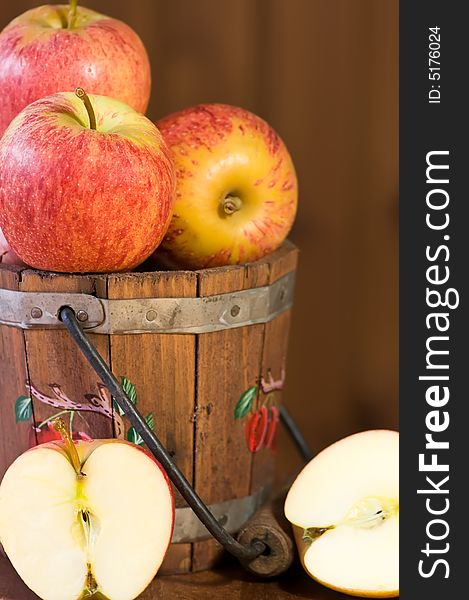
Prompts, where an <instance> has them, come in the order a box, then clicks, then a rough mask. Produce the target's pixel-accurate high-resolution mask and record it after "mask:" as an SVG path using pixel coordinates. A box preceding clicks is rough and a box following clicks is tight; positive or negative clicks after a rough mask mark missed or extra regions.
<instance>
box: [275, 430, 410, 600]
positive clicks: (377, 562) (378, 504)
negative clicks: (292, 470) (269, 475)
mask: <svg viewBox="0 0 469 600" xmlns="http://www.w3.org/2000/svg"><path fill="white" fill-rule="evenodd" d="M285 515H286V517H287V519H288V520H289V521H290V522H291V523H292V524H293V530H294V533H295V539H296V542H297V546H298V551H299V554H300V558H301V561H302V563H303V566H304V568H305V570H306V572H307V573H308V574H309V575H310V576H311V577H313V578H314V579H316V580H317V581H319V582H320V583H322V584H324V585H326V586H327V587H330V588H332V589H335V590H338V591H341V592H345V593H347V594H350V595H352V596H361V597H362V596H367V597H370V598H391V597H395V596H398V595H399V434H398V433H397V432H396V431H387V430H376V431H365V432H362V433H357V434H355V435H351V436H349V437H347V438H345V439H343V440H341V441H339V442H337V443H335V444H333V445H332V446H329V448H326V449H325V450H323V451H322V452H321V453H320V454H318V455H317V456H316V457H315V458H313V460H312V461H311V462H310V463H309V464H308V465H306V467H304V469H303V470H302V471H301V473H300V474H299V475H298V477H297V479H296V480H295V482H294V483H293V485H292V487H291V489H290V491H289V493H288V495H287V498H286V501H285Z"/></svg>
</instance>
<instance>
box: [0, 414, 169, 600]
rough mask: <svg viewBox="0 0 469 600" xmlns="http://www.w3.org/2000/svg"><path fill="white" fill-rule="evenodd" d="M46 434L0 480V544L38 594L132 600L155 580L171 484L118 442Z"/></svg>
mask: <svg viewBox="0 0 469 600" xmlns="http://www.w3.org/2000/svg"><path fill="white" fill-rule="evenodd" d="M57 427H60V428H61V433H62V437H63V438H64V442H49V443H47V444H42V445H40V446H36V447H35V448H33V449H31V450H28V451H27V452H25V453H24V454H22V455H21V456H20V457H19V458H17V459H16V460H15V462H14V463H13V464H12V465H11V466H10V468H9V469H8V471H7V472H6V474H5V476H4V478H3V481H2V483H1V486H0V542H1V544H2V545H3V548H4V550H5V552H6V554H7V555H8V557H9V559H10V561H11V562H12V564H13V566H14V568H15V569H16V571H17V572H18V574H19V575H20V577H21V578H22V579H23V581H24V582H25V583H26V585H27V586H28V587H29V588H31V589H32V590H33V591H34V592H35V593H36V594H37V595H38V596H39V597H40V598H43V599H44V600H63V599H64V598H67V599H69V600H73V599H77V600H78V599H79V598H87V597H88V596H90V597H93V598H95V597H96V598H108V599H109V600H132V599H133V598H136V597H137V596H138V595H139V594H140V593H141V592H142V591H143V590H144V589H145V588H146V587H147V586H148V584H149V583H150V582H151V580H152V579H153V577H154V576H155V574H156V572H157V571H158V569H159V567H160V565H161V563H162V561H163V558H164V556H165V554H166V551H167V549H168V546H169V543H170V540H171V535H172V530H173V523H174V502H173V495H172V492H171V487H170V484H169V481H168V478H167V476H166V474H165V473H164V471H163V469H162V468H161V466H160V465H159V464H158V463H157V462H156V461H155V460H154V459H153V458H152V457H150V456H149V455H148V454H147V453H146V452H145V451H144V450H142V449H140V448H139V447H138V446H135V445H134V444H131V443H129V442H124V441H121V440H96V441H91V442H84V441H78V442H75V443H73V442H72V441H71V439H70V437H69V435H68V434H67V432H66V427H65V423H63V421H62V422H61V424H60V425H57Z"/></svg>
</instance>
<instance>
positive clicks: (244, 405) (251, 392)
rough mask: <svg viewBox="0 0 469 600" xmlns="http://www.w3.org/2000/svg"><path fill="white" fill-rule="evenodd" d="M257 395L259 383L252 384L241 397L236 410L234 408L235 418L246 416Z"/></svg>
mask: <svg viewBox="0 0 469 600" xmlns="http://www.w3.org/2000/svg"><path fill="white" fill-rule="evenodd" d="M256 396H257V385H253V386H251V387H250V388H249V389H247V390H246V391H245V392H244V394H243V395H242V396H241V398H240V399H239V400H238V402H237V404H236V406H235V410H234V418H235V419H242V418H243V417H245V416H246V415H247V414H248V412H249V411H250V410H251V407H252V403H253V402H254V399H255V397H256Z"/></svg>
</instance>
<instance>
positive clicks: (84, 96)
mask: <svg viewBox="0 0 469 600" xmlns="http://www.w3.org/2000/svg"><path fill="white" fill-rule="evenodd" d="M75 94H76V95H77V96H78V97H79V98H80V100H82V101H83V104H84V105H85V108H86V112H87V113H88V117H89V119H90V129H95V130H96V115H95V114H94V110H93V106H92V105H91V101H90V99H89V96H88V94H87V93H86V92H85V90H84V89H83V88H81V87H78V88H77V89H76V90H75Z"/></svg>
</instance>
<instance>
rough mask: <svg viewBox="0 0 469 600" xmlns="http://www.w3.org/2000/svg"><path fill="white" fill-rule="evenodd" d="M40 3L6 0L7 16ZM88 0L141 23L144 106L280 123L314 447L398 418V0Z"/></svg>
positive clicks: (298, 345)
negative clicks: (239, 114) (149, 85)
mask: <svg viewBox="0 0 469 600" xmlns="http://www.w3.org/2000/svg"><path fill="white" fill-rule="evenodd" d="M38 4H40V2H39V1H34V0H15V1H14V2H13V1H12V0H10V1H9V2H7V1H5V0H2V12H1V20H0V27H3V26H4V25H6V24H7V23H8V22H9V21H10V20H11V19H12V18H13V17H15V16H16V15H18V14H19V13H21V12H23V11H24V10H26V9H28V8H31V7H33V6H37V5H38ZM83 4H85V5H86V6H89V7H90V8H94V9H96V10H98V11H101V12H104V13H107V14H109V15H111V16H114V17H117V18H120V19H122V20H124V21H126V22H127V23H128V24H129V25H131V26H132V27H133V28H134V29H135V30H136V31H137V32H138V33H139V34H140V36H141V37H142V39H143V42H144V44H145V45H146V47H147V49H148V52H149V55H150V60H151V63H152V71H153V93H152V98H151V105H150V108H149V113H148V114H149V116H150V117H151V118H153V119H157V118H159V117H161V116H163V115H165V114H167V113H169V112H172V111H174V110H178V109H180V108H182V107H185V106H189V105H192V104H196V103H199V102H214V101H220V102H227V103H230V104H237V105H241V106H244V107H246V108H248V109H250V110H252V111H254V112H256V113H258V114H259V115H261V116H262V117H264V118H265V119H266V120H267V121H269V122H270V123H271V124H272V125H273V126H274V127H275V128H276V129H277V130H278V132H279V133H280V134H281V136H282V137H283V138H284V140H285V142H286V144H287V146H288V147H289V149H290V151H291V154H292V156H293V159H294V162H295V164H296V167H297V171H298V176H299V181H300V187H301V194H300V205H299V213H298V218H297V222H296V225H295V227H294V230H293V232H292V234H291V239H292V240H293V241H294V242H296V243H297V244H298V245H299V247H300V249H301V259H300V271H299V278H298V283H297V288H296V306H295V311H294V322H293V331H292V336H291V344H290V353H289V360H288V378H287V392H286V398H287V402H288V405H289V407H290V409H291V412H292V413H293V414H294V415H295V416H296V417H297V418H298V419H299V420H300V422H301V425H302V427H303V428H304V431H305V433H306V435H307V437H308V439H309V441H310V443H311V444H312V446H313V448H314V449H315V450H317V449H320V448H321V447H323V446H324V445H326V444H327V443H330V442H332V441H334V440H336V439H338V438H340V437H341V436H344V435H346V434H348V433H351V432H355V431H358V430H361V429H367V428H373V427H394V428H395V427H397V376H398V372H397V369H398V353H397V342H398V338H397V331H398V323H397V319H398V312H397V311H398V306H397V276H398V272H397V257H398V251H397V242H398V230H397V210H398V205H397V183H398V170H397V169H398V164H397V135H398V134H397V131H398V127H397V125H398V124H397V119H398V113H397V110H398V101H397V93H398V87H397V86H398V73H397V67H398V65H397V60H398V35H397V22H398V0H379V1H377V0H354V1H352V0H138V2H136V1H131V0H113V1H110V0H108V1H106V0H88V1H87V2H83ZM291 456H292V449H291V447H290V445H289V444H288V443H287V442H286V440H284V453H283V458H282V459H281V462H282V464H285V463H286V462H290V457H291Z"/></svg>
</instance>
